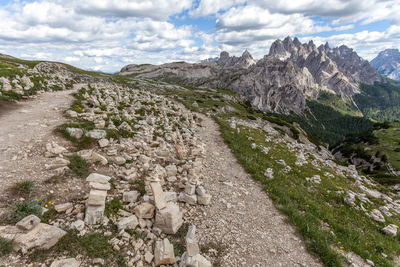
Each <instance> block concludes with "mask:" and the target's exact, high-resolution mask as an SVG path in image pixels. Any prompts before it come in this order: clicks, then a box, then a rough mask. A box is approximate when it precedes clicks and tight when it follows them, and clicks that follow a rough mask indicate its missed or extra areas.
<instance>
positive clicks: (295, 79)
mask: <svg viewBox="0 0 400 267" xmlns="http://www.w3.org/2000/svg"><path fill="white" fill-rule="evenodd" d="M121 74H122V75H134V76H135V77H138V78H157V79H161V80H164V81H170V82H171V81H174V82H179V83H181V84H188V85H195V86H203V87H211V88H226V89H230V90H233V91H236V92H239V93H240V94H241V95H243V96H245V97H246V98H248V99H249V100H250V101H251V103H252V104H253V106H255V107H256V108H258V109H260V110H263V111H266V112H277V113H284V114H289V113H291V112H294V113H296V114H302V113H304V112H305V111H306V110H307V104H306V102H307V99H313V100H316V99H318V97H319V96H320V94H321V92H328V93H331V94H335V95H337V96H339V97H340V98H350V99H352V98H353V96H354V95H356V94H360V93H361V86H360V84H367V85H374V83H386V79H385V78H384V77H382V76H381V75H380V74H379V73H378V72H377V71H376V70H375V69H374V68H373V67H372V66H371V65H370V64H369V62H368V61H367V60H363V59H362V58H361V57H359V56H358V55H357V53H356V52H355V51H354V50H353V49H351V48H348V47H347V46H345V45H342V46H340V47H336V48H330V47H329V45H328V44H325V45H321V46H319V47H317V46H316V45H315V44H314V43H313V41H310V42H308V43H301V42H300V41H299V40H298V39H297V38H294V39H292V38H290V37H287V38H285V39H284V40H283V41H282V40H279V39H278V40H276V41H275V42H274V43H273V44H272V45H271V48H270V51H269V53H268V54H267V55H265V56H264V57H263V58H262V59H260V60H255V59H254V58H253V57H252V56H251V54H250V53H249V52H248V51H247V50H246V51H245V52H244V53H243V54H242V56H240V57H235V56H230V55H229V53H228V52H225V51H224V52H222V53H221V54H220V57H219V59H218V60H217V61H215V62H214V61H212V62H209V61H208V62H202V63H196V64H189V63H184V62H178V63H168V64H163V65H159V66H154V65H147V64H146V65H135V64H131V65H128V66H125V67H124V68H122V70H121Z"/></svg>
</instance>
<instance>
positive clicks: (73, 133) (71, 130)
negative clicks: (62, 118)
mask: <svg viewBox="0 0 400 267" xmlns="http://www.w3.org/2000/svg"><path fill="white" fill-rule="evenodd" d="M66 131H67V133H68V134H69V135H70V136H72V137H75V138H76V139H81V138H82V136H83V134H84V133H83V130H82V129H79V128H70V127H67V128H66Z"/></svg>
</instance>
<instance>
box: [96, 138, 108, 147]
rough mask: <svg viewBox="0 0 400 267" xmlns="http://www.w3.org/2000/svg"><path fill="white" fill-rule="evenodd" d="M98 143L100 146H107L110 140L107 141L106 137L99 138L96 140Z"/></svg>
mask: <svg viewBox="0 0 400 267" xmlns="http://www.w3.org/2000/svg"><path fill="white" fill-rule="evenodd" d="M98 143H99V146H100V147H101V148H103V147H106V146H108V145H109V144H110V141H108V139H105V138H102V139H100V140H99V141H98Z"/></svg>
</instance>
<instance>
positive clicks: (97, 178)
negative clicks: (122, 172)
mask: <svg viewBox="0 0 400 267" xmlns="http://www.w3.org/2000/svg"><path fill="white" fill-rule="evenodd" d="M110 179H111V177H109V176H106V175H103V174H99V173H91V174H90V175H89V176H88V177H87V178H86V182H97V183H103V184H105V183H108V181H110Z"/></svg>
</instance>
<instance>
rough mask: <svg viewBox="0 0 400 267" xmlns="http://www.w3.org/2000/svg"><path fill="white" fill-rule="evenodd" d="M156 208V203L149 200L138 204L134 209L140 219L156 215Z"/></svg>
mask: <svg viewBox="0 0 400 267" xmlns="http://www.w3.org/2000/svg"><path fill="white" fill-rule="evenodd" d="M154 210H155V207H154V205H152V204H150V203H148V202H143V203H142V204H140V205H137V206H136V207H135V208H134V209H133V211H134V212H135V214H136V216H137V217H138V218H139V219H152V218H153V216H154Z"/></svg>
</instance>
